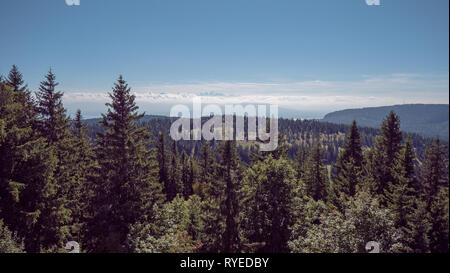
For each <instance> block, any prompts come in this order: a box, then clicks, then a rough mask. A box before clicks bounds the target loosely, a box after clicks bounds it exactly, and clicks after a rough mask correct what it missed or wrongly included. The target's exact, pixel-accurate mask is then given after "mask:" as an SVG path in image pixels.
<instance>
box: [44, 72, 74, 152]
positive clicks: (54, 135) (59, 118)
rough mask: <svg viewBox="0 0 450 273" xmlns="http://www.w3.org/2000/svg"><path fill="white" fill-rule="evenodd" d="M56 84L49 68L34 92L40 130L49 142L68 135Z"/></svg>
mask: <svg viewBox="0 0 450 273" xmlns="http://www.w3.org/2000/svg"><path fill="white" fill-rule="evenodd" d="M58 84H59V83H57V82H56V77H55V74H54V73H53V72H52V70H50V71H49V72H48V73H47V75H46V76H45V80H44V81H42V82H41V85H40V87H39V91H38V92H37V93H36V97H37V99H38V106H37V112H38V114H39V116H40V131H41V133H42V135H43V136H44V137H46V138H47V140H48V141H49V143H55V142H58V141H59V140H62V139H64V138H66V137H67V136H69V135H70V132H69V125H70V123H69V118H68V117H67V115H66V109H64V106H63V104H62V96H63V93H62V92H60V91H56V86H58Z"/></svg>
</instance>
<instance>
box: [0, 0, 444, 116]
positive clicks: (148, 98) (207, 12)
mask: <svg viewBox="0 0 450 273" xmlns="http://www.w3.org/2000/svg"><path fill="white" fill-rule="evenodd" d="M448 5H449V1H448V0H381V6H368V5H366V3H365V0H339V1H338V0H329V1H326V0H314V1H313V0H307V1H300V0H291V1H288V0H276V1H275V0H178V1H175V0H128V1H125V0H81V5H80V6H67V5H66V3H65V0H39V1H31V0H0V11H1V14H2V16H0V26H2V39H1V42H0V74H3V75H5V74H7V72H8V71H9V69H10V67H11V65H12V64H17V65H18V66H19V68H20V70H21V71H22V73H23V74H24V77H25V80H26V82H27V83H28V85H29V87H30V88H31V89H32V90H36V89H37V87H38V84H39V81H41V80H42V79H43V76H44V74H45V73H46V72H47V71H48V69H49V67H52V69H53V70H54V71H55V73H56V76H57V79H58V81H59V82H60V86H59V87H60V89H61V90H62V91H64V92H65V94H66V96H65V105H66V106H67V108H68V110H69V113H73V112H74V111H75V110H76V108H81V110H82V111H84V112H85V113H86V114H87V116H96V115H99V113H100V112H102V111H104V107H103V104H104V102H105V101H106V99H107V98H106V97H105V96H104V93H105V92H108V91H110V88H111V86H112V84H113V82H114V81H115V80H116V79H117V77H118V75H119V74H123V75H124V77H125V79H126V80H128V82H129V84H130V85H131V86H132V87H133V91H135V92H136V95H137V97H138V103H139V104H140V105H141V108H142V110H145V111H146V112H148V113H152V112H158V113H162V114H163V112H164V111H167V114H168V112H169V109H166V108H167V107H165V105H170V104H172V103H176V102H182V101H183V100H186V101H188V99H189V98H190V97H191V96H192V95H199V94H201V95H203V96H204V97H205V100H206V101H211V102H255V101H260V102H264V103H271V102H274V103H279V104H280V107H286V108H290V109H296V110H299V111H305V112H311V113H313V112H314V113H316V114H317V115H321V114H323V113H326V112H328V111H332V110H337V109H342V108H348V107H363V106H377V105H387V104H399V103H420V102H423V103H448V89H449V80H448V73H449V63H448V58H449V44H448V41H449V28H448V25H449V17H448V16H449V15H448V9H449V7H448ZM163 106H164V107H165V108H164V107H163ZM158 107H159V108H158ZM165 109H166V110H165Z"/></svg>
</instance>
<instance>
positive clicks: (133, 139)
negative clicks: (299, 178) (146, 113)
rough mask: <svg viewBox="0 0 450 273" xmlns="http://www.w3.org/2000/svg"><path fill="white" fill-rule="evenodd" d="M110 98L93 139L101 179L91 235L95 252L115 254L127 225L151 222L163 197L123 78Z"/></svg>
mask: <svg viewBox="0 0 450 273" xmlns="http://www.w3.org/2000/svg"><path fill="white" fill-rule="evenodd" d="M109 96H110V98H111V100H112V102H111V103H107V106H108V107H109V108H108V112H107V114H106V115H103V120H102V121H101V124H102V126H104V128H105V129H106V131H105V132H104V133H100V134H99V135H98V137H97V140H98V142H97V145H98V149H97V159H98V161H99V165H100V177H99V181H98V185H97V187H96V198H95V202H94V204H93V207H94V209H95V210H96V215H95V217H94V220H93V221H92V226H91V228H90V230H91V234H90V236H91V237H93V238H95V239H96V240H95V241H94V247H95V248H94V249H95V250H96V251H104V252H120V251H123V250H124V244H125V240H126V236H127V234H128V231H129V226H130V225H132V224H134V223H136V222H137V221H147V220H149V219H151V216H152V215H151V212H152V210H151V208H153V207H154V206H156V205H158V204H159V203H160V202H161V201H162V198H163V196H162V195H161V185H160V184H159V183H158V181H157V179H156V177H157V175H156V173H154V171H153V170H155V166H156V161H155V155H154V152H153V151H152V150H149V145H150V142H149V138H150V133H148V131H147V128H146V127H138V126H137V120H138V119H139V118H141V117H142V116H143V114H138V113H137V110H138V106H137V105H136V103H135V96H134V95H132V94H131V92H130V88H129V87H128V85H127V83H126V81H125V80H124V79H123V78H122V76H120V77H119V79H118V81H117V83H115V85H114V88H113V90H112V93H110V94H109Z"/></svg>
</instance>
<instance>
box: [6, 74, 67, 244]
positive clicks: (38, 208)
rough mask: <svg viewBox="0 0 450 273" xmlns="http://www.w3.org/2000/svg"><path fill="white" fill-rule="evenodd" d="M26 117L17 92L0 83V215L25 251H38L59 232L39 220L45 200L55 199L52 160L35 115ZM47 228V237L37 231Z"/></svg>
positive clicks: (44, 213) (42, 215)
mask: <svg viewBox="0 0 450 273" xmlns="http://www.w3.org/2000/svg"><path fill="white" fill-rule="evenodd" d="M28 119H29V117H27V116H26V112H25V111H24V105H23V104H22V101H21V97H20V94H19V91H14V89H13V87H11V86H9V85H7V84H6V83H0V154H1V155H2V156H1V157H0V217H1V218H3V219H4V221H5V223H6V224H7V225H8V226H9V227H10V228H11V229H12V230H14V231H17V232H18V233H19V236H20V237H22V238H24V239H25V240H24V243H25V248H26V250H27V251H28V252H38V251H40V250H41V246H43V247H48V246H49V245H45V246H44V245H42V244H41V242H42V240H51V238H56V237H57V236H59V235H60V233H57V232H56V230H57V226H56V225H53V226H51V224H53V223H51V224H49V223H44V221H43V219H44V217H46V216H48V215H46V211H44V210H45V209H46V208H47V207H48V203H47V202H48V201H51V200H52V199H56V196H55V191H54V190H52V188H53V185H54V180H52V176H53V173H54V167H55V163H56V161H55V158H54V155H53V153H52V151H51V149H50V148H49V147H47V145H46V143H45V139H44V138H40V137H39V136H38V135H37V134H36V132H35V131H33V127H32V125H31V124H33V123H34V121H35V120H36V117H34V120H28ZM52 213H53V216H55V218H57V217H58V215H57V213H55V211H53V212H52ZM49 228H51V229H53V234H50V236H51V237H47V236H46V235H47V234H45V235H44V234H43V233H44V232H41V231H42V230H45V229H49Z"/></svg>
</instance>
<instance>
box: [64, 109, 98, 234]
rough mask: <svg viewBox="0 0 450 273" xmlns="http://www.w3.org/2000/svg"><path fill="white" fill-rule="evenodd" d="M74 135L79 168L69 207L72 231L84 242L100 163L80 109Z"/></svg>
mask: <svg viewBox="0 0 450 273" xmlns="http://www.w3.org/2000/svg"><path fill="white" fill-rule="evenodd" d="M72 134H73V135H74V154H75V158H76V159H77V168H76V169H75V172H74V177H75V178H74V183H72V184H71V187H70V189H69V190H68V201H69V208H70V210H71V212H72V215H71V219H72V223H73V225H72V230H71V233H72V234H73V236H74V237H75V238H76V240H77V242H84V241H86V240H87V239H88V238H87V237H86V236H85V235H86V233H87V223H88V222H89V221H90V220H91V219H92V217H93V215H94V211H92V206H91V201H92V199H93V197H94V190H95V185H94V183H93V182H94V181H95V180H96V179H98V177H97V173H98V165H97V162H96V159H95V152H94V147H93V145H92V144H91V141H90V139H88V137H87V128H86V125H85V124H83V121H82V115H81V111H80V110H78V111H77V113H76V116H75V119H74V120H73V122H72Z"/></svg>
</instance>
